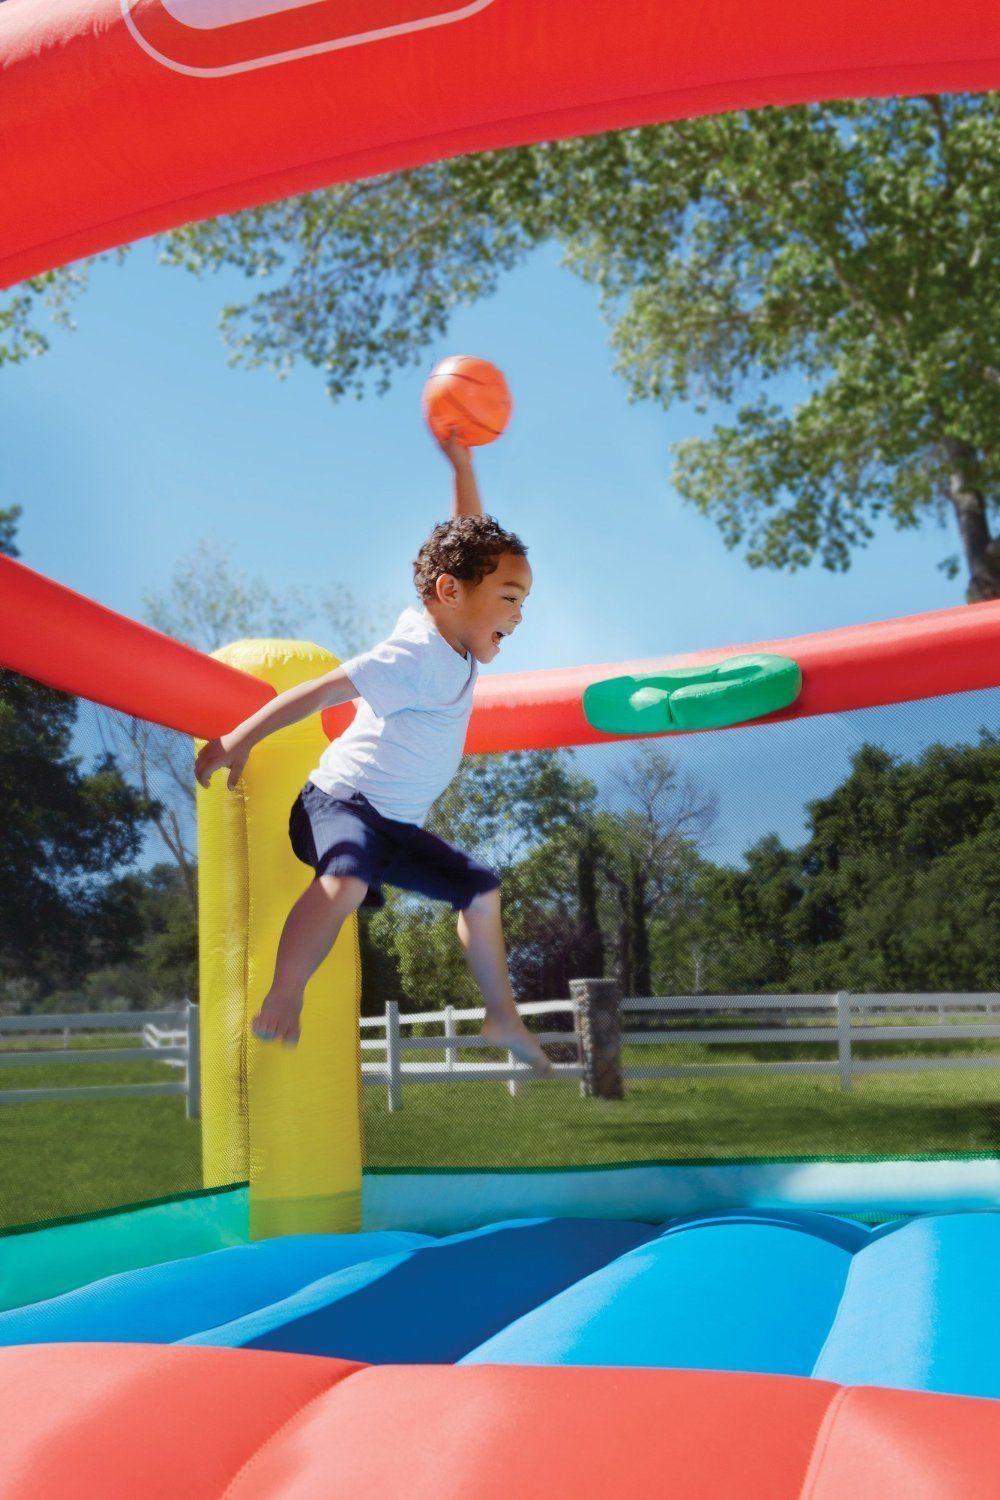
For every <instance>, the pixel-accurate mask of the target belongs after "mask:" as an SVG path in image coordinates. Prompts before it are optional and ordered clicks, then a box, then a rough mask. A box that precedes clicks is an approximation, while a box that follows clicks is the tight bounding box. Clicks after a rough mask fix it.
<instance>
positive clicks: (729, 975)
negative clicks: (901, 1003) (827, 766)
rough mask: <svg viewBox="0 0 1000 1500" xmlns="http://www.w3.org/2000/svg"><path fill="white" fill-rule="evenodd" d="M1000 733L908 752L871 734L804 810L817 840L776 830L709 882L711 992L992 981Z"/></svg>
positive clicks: (999, 971) (999, 972)
mask: <svg viewBox="0 0 1000 1500" xmlns="http://www.w3.org/2000/svg"><path fill="white" fill-rule="evenodd" d="M998 789H1000V740H998V739H997V738H996V737H995V736H993V735H990V734H988V733H986V732H985V731H984V732H983V734H982V736H981V739H980V743H979V744H978V745H955V746H948V745H931V746H929V747H928V748H927V749H926V750H925V751H923V753H922V754H921V755H920V756H919V757H918V758H917V759H916V760H914V761H905V760H902V759H900V758H899V757H897V756H893V755H891V754H889V753H888V752H887V751H885V750H883V749H881V748H880V747H878V746H875V745H863V746H862V747H861V748H860V749H859V750H858V752H857V753H856V755H855V756H854V759H853V761H852V766H851V771H850V774H849V775H848V776H847V777H846V778H845V780H844V781H843V782H842V783H841V785H840V786H838V787H836V788H835V789H834V791H832V792H831V793H830V794H829V796H827V797H821V798H818V799H817V800H816V801H814V802H812V803H810V804H809V805H808V807H807V818H808V837H807V839H806V842H805V843H804V844H803V845H802V846H801V847H800V848H798V849H786V848H785V847H784V846H783V845H782V844H781V841H780V840H779V839H778V838H777V837H776V836H775V835H773V834H772V835H769V836H768V837H767V838H765V839H762V840H761V841H760V842H759V843H758V844H757V845H755V846H754V847H753V848H752V849H750V850H748V851H747V854H746V856H745V861H746V863H745V868H744V869H741V870H732V869H717V870H715V871H712V872H710V874H709V877H708V880H707V882H706V910H707V911H708V912H709V913H710V914H711V921H712V923H713V925H714V930H715V933H716V939H717V941H716V945H715V950H714V963H713V967H712V973H711V983H710V986H709V988H710V989H712V990H714V991H716V992H724V991H726V990H740V989H745V990H749V991H755V990H760V991H774V992H776V993H780V992H792V993H795V992H800V993H804V994H808V993H811V992H824V991H834V990H842V989H845V990H857V991H860V992H865V991H870V992H875V993H878V992H880V991H885V992H892V991H903V992H905V991H913V992H924V991H926V992H933V991H934V990H937V989H940V990H944V991H948V990H962V989H968V990H994V989H996V987H997V984H998V979H1000V965H998V962H997V956H996V933H997V931H1000V879H998V876H997V859H996V854H997V849H998V847H1000V790H998Z"/></svg>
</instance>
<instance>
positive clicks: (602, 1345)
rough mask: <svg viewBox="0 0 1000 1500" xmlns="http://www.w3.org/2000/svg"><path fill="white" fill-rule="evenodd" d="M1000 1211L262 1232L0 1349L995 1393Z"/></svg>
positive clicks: (77, 1308) (998, 1381) (77, 1305)
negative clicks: (111, 1345) (731, 1373)
mask: <svg viewBox="0 0 1000 1500" xmlns="http://www.w3.org/2000/svg"><path fill="white" fill-rule="evenodd" d="M998 1264H1000V1213H992V1212H962V1213H954V1214H929V1215H927V1216H925V1217H921V1218H915V1219H910V1220H906V1221H900V1222H898V1223H894V1224H888V1225H885V1226H883V1227H881V1228H879V1229H875V1230H871V1229H867V1228H865V1227H863V1226H861V1225H858V1224H856V1223H853V1222H850V1221H847V1220H843V1219H838V1218H835V1217H833V1216H828V1215H824V1214H816V1213H804V1212H780V1213H746V1214H713V1215H706V1216H704V1217H699V1218H685V1219H674V1220H671V1221H670V1222H668V1223H666V1224H662V1225H650V1224H638V1223H629V1222H622V1221H618V1220H596V1219H533V1220H516V1221H510V1222H507V1223H500V1224H491V1225H488V1226H487V1227H485V1228H482V1229H477V1230H473V1231H470V1232H468V1233H464V1234H454V1235H449V1236H447V1237H445V1238H442V1239H434V1238H431V1237H430V1236H428V1235H423V1234H409V1233H403V1232H383V1233H367V1234H357V1235H330V1236H326V1235H306V1236H301V1237H291V1238H287V1239H281V1240H265V1241H262V1242H260V1243H257V1244H252V1245H240V1246H236V1247H233V1248H230V1249H225V1250H217V1251H214V1252H212V1253H211V1254H208V1255H201V1256H195V1257H192V1258H190V1259H185V1260H178V1261H171V1262H169V1263H168V1264H166V1265H159V1266H151V1267H148V1268H146V1269H143V1270H137V1271H129V1272H125V1273H123V1274H121V1275H117V1276H112V1277H108V1278H107V1279H105V1280H102V1281H98V1282H94V1283H92V1284H91V1285H90V1286H87V1287H82V1288H80V1289H79V1290H77V1291H73V1292H67V1293H65V1294H64V1295H62V1296H59V1297H54V1298H52V1299H51V1300H49V1301H46V1302H38V1303H34V1304H32V1305H31V1306H28V1307H23V1308H18V1309H15V1310H12V1311H10V1312H6V1313H3V1314H0V1344H25V1343H53V1342H67V1341H70V1342H74V1341H100V1342H107V1341H114V1342H135V1343H189V1344H216V1345H228V1346H232V1347H243V1348H252V1349H282V1350H288V1351H292V1352H295V1353H304V1354H325V1355H336V1356H339V1357H341V1358H345V1359H355V1360H363V1361H366V1362H368V1363H372V1364H382V1363H393V1364H400V1363H421V1364H426V1363H442V1362H459V1363H463V1364H487V1363H488V1364H519V1365H524V1364H547V1365H568V1364H572V1365H646V1366H650V1365H655V1366H672V1367H675V1368H678V1367H679V1368H697V1369H712V1370H749V1371H762V1372H768V1373H774V1374H782V1375H806V1376H809V1375H812V1376H816V1377H819V1378H823V1379H827V1380H833V1381H838V1382H840V1383H842V1384H847V1385H858V1384H865V1385H885V1386H898V1387H905V1388H908V1389H913V1390H928V1391H941V1392H949V1393H953V1394H956V1395H968V1396H990V1397H995V1398H1000V1360H998V1359H997V1354H996V1351H997V1349H998V1348H1000V1297H997V1295H996V1293H995V1276H996V1267H997V1265H998Z"/></svg>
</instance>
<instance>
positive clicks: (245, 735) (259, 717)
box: [194, 667, 359, 791]
mask: <svg viewBox="0 0 1000 1500" xmlns="http://www.w3.org/2000/svg"><path fill="white" fill-rule="evenodd" d="M358 696H359V694H358V690H357V688H356V687H355V686H354V683H353V682H352V681H351V679H350V678H349V677H348V675H347V673H346V672H345V671H344V669H343V667H334V669H333V671H332V672H327V673H325V675H324V676H322V677H311V678H310V679H309V681H308V682H298V683H296V685H295V686H294V687H291V688H288V689H287V691H285V692H284V693H279V694H278V695H277V697H276V698H272V699H271V700H270V702H269V703H265V704H264V707H263V708H259V709H258V710H257V712H256V713H255V714H251V715H250V717H249V718H248V719H244V720H243V723H242V724H237V726H236V728H235V729H231V730H230V731H229V732H228V734H223V735H221V736H220V737H219V738H218V739H217V740H208V741H207V743H206V744H204V745H202V747H201V749H200V750H199V752H198V759H197V760H196V761H195V766H194V774H195V776H196V777H197V779H198V781H200V782H201V785H202V786H208V783H209V782H210V781H211V779H212V776H213V774H214V773H215V772H216V771H218V770H220V769H221V767H222V766H228V767H229V781H228V786H229V790H230V791H233V790H234V788H235V786H236V783H237V782H238V781H239V779H240V777H241V776H242V774H243V767H244V766H245V765H246V763H247V759H248V757H249V755H250V751H251V750H252V749H253V747H254V745H256V744H257V742H258V740H262V739H265V738H266V736H267V735H269V734H273V733H274V731H275V730H276V729H285V728H286V727H287V726H288V725H289V724H297V723H298V721H299V720H300V719H308V718H309V716H310V714H318V713H319V712H320V711H321V710H322V709H324V708H329V707H330V706H331V705H332V704H334V703H347V702H349V701H350V699H352V698H357V697H358Z"/></svg>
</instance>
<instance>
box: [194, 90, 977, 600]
mask: <svg viewBox="0 0 1000 1500" xmlns="http://www.w3.org/2000/svg"><path fill="white" fill-rule="evenodd" d="M997 98H998V96H997V95H996V94H981V95H949V96H939V95H928V96H923V97H918V98H910V99H898V98H896V99H887V100H864V101H840V102H837V103H832V104H824V105H816V106H808V107H799V108H792V109H762V110H757V111H753V112H749V113H736V114H730V115H725V116H719V117H714V118H708V119H699V120H691V121H682V122H675V123H672V124H669V125H664V126H659V127H652V128H648V129H642V130H633V131H622V132H616V133H614V134H610V135H605V136H597V137H593V138H589V139H586V140H580V141H569V142H558V143H554V144H551V145H546V146H536V147H530V148H526V149H523V150H518V151H508V152H497V153H491V154H487V155H483V156H478V157H462V158H458V159H456V160H454V161H449V162H443V163H437V164H435V165H432V166H429V167H424V168H420V169H418V170H416V171H414V172H409V173H401V174H398V175H396V176H392V177H382V178H374V179H370V180H369V181H366V182H364V183H353V184H348V185H346V186H342V187H337V188H333V189H329V190H327V191H326V192H322V193H317V194H312V195H309V196H307V197H302V198H295V199H291V200H288V201H287V202H285V203H280V204H273V205H270V206H267V207H264V208H259V209H253V210H251V211H249V212H248V213H246V214H242V215H238V216H236V217H234V218H229V219H222V220H218V221H214V222H209V223H204V224H195V225H188V226H186V227H185V228H184V229H180V230H177V231H175V232H174V233H173V234H171V235H169V236H167V238H166V240H165V241H164V257H165V259H167V260H168V261H170V262H172V263H174V264H177V265H183V266H186V267H187V268H188V269H190V270H192V271H194V272H196V273H199V274H200V273H204V272H206V271H210V270H215V269H218V268H220V267H221V266H223V265H228V266H233V267H236V268H238V269H240V270H242V271H243V272H244V273H245V274H246V275H247V276H248V277H249V278H252V279H253V281H254V284H255V286H256V287H258V288H260V287H261V286H262V289H261V290H258V291H257V292H256V294H255V295H254V296H253V297H252V298H251V299H250V300H249V301H248V302H247V303H245V304H243V305H242V306H230V307H227V308H226V309H225V311H224V314H223V332H224V335H225V337H226V338H227V341H228V342H229V343H230V346H231V348H232V350H233V358H234V359H235V360H241V361H244V362H246V363H249V364H261V363H270V364H271V365H272V366H273V368H275V369H276V370H277V371H278V373H279V374H280V373H285V372H287V370H288V369H289V368H290V367H291V365H292V364H293V363H294V362H295V360H297V359H304V360H306V361H307V362H309V363H311V364H313V365H315V366H316V367H317V368H318V369H320V370H322V372H323V374H324V378H325V379H326V382H327V386H328V388H329V390H330V393H331V395H332V396H334V397H339V396H342V395H344V394H346V393H348V392H353V393H355V394H360V393H361V392H362V391H363V390H364V388H365V386H366V383H367V381H368V379H369V378H370V376H372V375H374V377H375V380H376V384H377V387H378V388H379V389H384V388H385V386H386V385H387V384H388V382H389V380H390V378H391V375H392V372H393V371H394V370H395V369H396V368H397V367H399V366H401V365H406V364H412V363H414V362H415V361H416V360H418V359H420V358H422V357H423V356H424V351H425V350H426V349H427V348H428V346H429V344H430V342H431V341H432V340H437V339H439V338H440V337H441V335H442V334H443V333H444V331H445V329H446V327H447V324H448V319H449V316H450V314H451V312H452V310H453V309H454V308H455V307H456V306H458V305H460V304H462V303H464V302H469V301H472V300H474V299H477V298H479V297H482V296H487V295H489V294H490V293H491V292H492V291H493V290H494V289H495V287H496V286H497V284H498V280H499V277H500V276H501V274H502V273H503V272H504V271H506V270H507V269H508V268H510V267H511V266H512V265H514V264H516V263H517V262H518V261H519V260H521V259H522V258H523V257H524V256H525V255H526V254H528V253H529V251H530V250H531V249H532V248H533V247H534V246H536V245H538V244H540V243H541V242H543V241H546V240H555V241H557V242H559V243H561V244H562V245H563V246H564V247H565V251H566V259H567V263H568V264H569V265H570V266H571V267H572V268H573V269H574V270H575V271H576V272H577V273H578V274H580V275H582V276H584V277H586V278H587V279H588V280H590V281H592V282H593V283H594V284H595V285H596V286H597V288H598V289H599V291H600V295H601V299H602V303H603V306H604V309H605V312H606V314H607V315H608V317H609V318H610V319H611V321H612V323H613V343H614V346H615V348H616V350H617V354H618V368H619V370H620V372H621V373H622V374H623V375H624V377H625V378H626V380H627V382H628V385H629V390H630V393H631V394H632V395H633V396H634V397H636V398H641V399H650V400H653V401H656V402H658V403H660V404H661V405H663V406H664V407H669V406H670V405H671V404H672V403H674V402H675V401H678V400H693V401H694V403H695V406H696V410H697V411H698V412H700V413H702V414H705V413H707V411H708V409H709V405H710V403H712V402H726V403H731V402H733V401H736V400H738V399H740V398H741V397H742V396H744V395H745V396H746V397H747V399H745V400H743V401H742V403H741V404H740V405H739V407H738V410H737V415H736V420H735V422H732V423H730V424H728V425H727V424H723V423H716V424H715V425H714V427H713V428H712V430H711V434H710V435H709V436H707V437H705V436H701V435H692V436H691V437H689V438H688V439H687V440H686V441H684V442H683V443H681V444H680V445H679V447H678V449H677V450H676V452H677V464H676V468H675V470H674V475H673V478H674V483H675V484H676V486H677V488H678V489H679V491H680V493H681V494H682V495H683V496H684V498H685V499H687V500H688V501H690V502H691V503H692V504H694V505H696V506H698V507H699V508H700V509H701V510H702V511H703V512H704V513H705V514H706V515H707V516H709V517H711V519H712V520H713V521H714V522H715V523H716V525H717V526H718V527H719V530H720V531H721V533H722V536H723V539H724V541H725V542H726V544H727V545H728V546H730V547H742V548H743V550H744V555H745V557H746V560H747V561H748V563H749V564H750V565H751V566H753V567H772V568H786V569H790V570H792V569H796V568H800V567H803V566H806V565H807V564H809V563H811V562H813V561H814V560H815V561H818V562H820V563H821V564H822V566H824V567H826V568H829V569H832V570H834V571H844V570H846V569H847V568H848V567H849V566H850V562H851V558H852V555H853V553H854V551H855V550H856V549H857V548H859V547H863V546H864V545H866V543H867V542H868V541H869V540H870V539H871V537H872V535H873V530H874V525H875V523H876V522H877V521H878V520H879V519H880V518H882V517H885V518H887V519H888V520H889V521H890V522H891V523H892V525H894V526H895V527H897V528H898V529H909V528H913V527H917V526H919V525H921V524H922V523H923V522H924V521H926V520H927V519H935V518H936V519H938V520H939V521H942V522H943V521H944V519H945V518H946V517H949V516H950V517H951V518H952V521H953V523H954V524H955V526H956V528H957V531H958V536H959V540H960V544H961V552H962V555H963V556H964V561H965V566H966V568H967V573H968V589H967V592H968V597H969V598H970V599H972V600H975V599H986V598H996V597H998V596H1000V548H998V543H997V541H996V540H995V539H994V537H993V535H992V531H991V525H992V523H993V521H994V519H995V516H996V513H997V506H998V504H1000V467H998V466H1000V456H998V455H1000V448H998V444H997V430H998V424H1000V354H998V350H997V341H996V332H995V330H996V327H997V321H998V320H997V314H998V312H1000V262H998V259H997V257H996V256H995V255H992V254H991V253H990V247H991V245H992V243H993V241H994V239H995V236H996V229H997V202H998V190H997V187H996V181H995V173H994V170H993V164H994V162H995V161H996V159H997V154H998V151H1000V118H998V111H997ZM262 284H263V285H262ZM790 375H796V376H798V377H800V378H802V379H804V380H805V381H806V383H807V385H808V388H809V395H808V397H807V398H806V399H805V400H804V401H803V402H801V403H800V404H799V405H797V406H796V407H794V409H792V410H791V411H789V410H787V409H786V406H785V405H783V404H782V403H781V402H780V401H777V400H775V399H773V396H772V389H773V385H774V382H776V381H778V380H780V378H782V377H787V376H790ZM942 566H943V567H944V568H945V569H946V570H947V571H948V572H949V574H951V575H952V576H954V575H955V574H956V573H957V572H958V571H959V567H960V562H959V557H958V555H953V556H952V557H949V558H948V559H946V560H945V562H944V563H943V564H942Z"/></svg>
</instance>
